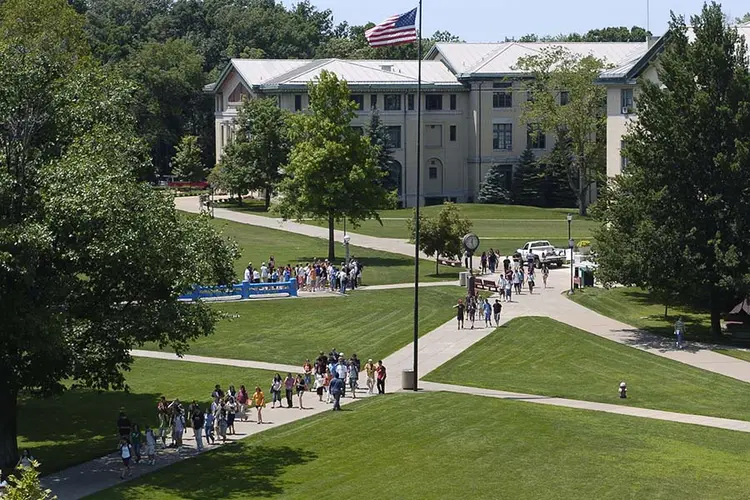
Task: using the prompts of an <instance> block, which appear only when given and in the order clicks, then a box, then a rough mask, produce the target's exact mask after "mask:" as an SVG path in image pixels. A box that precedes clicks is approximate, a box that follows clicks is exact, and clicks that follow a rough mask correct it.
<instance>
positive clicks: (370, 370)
mask: <svg viewBox="0 0 750 500" xmlns="http://www.w3.org/2000/svg"><path fill="white" fill-rule="evenodd" d="M365 372H366V373H367V394H372V390H373V388H374V387H375V363H373V362H372V358H370V359H368V360H367V363H365Z"/></svg>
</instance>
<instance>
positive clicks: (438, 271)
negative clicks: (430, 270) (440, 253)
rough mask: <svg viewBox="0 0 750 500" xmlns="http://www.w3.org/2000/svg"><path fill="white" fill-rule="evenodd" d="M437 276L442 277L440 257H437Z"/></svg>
mask: <svg viewBox="0 0 750 500" xmlns="http://www.w3.org/2000/svg"><path fill="white" fill-rule="evenodd" d="M435 274H437V275H438V276H440V257H435Z"/></svg>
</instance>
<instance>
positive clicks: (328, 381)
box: [323, 368, 333, 404]
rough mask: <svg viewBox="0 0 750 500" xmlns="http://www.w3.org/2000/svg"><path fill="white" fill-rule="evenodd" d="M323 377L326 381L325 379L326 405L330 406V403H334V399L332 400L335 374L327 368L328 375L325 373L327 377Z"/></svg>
mask: <svg viewBox="0 0 750 500" xmlns="http://www.w3.org/2000/svg"><path fill="white" fill-rule="evenodd" d="M323 377H324V379H323V385H324V387H325V391H326V404H328V403H331V402H332V398H331V380H333V372H332V371H331V370H330V369H329V368H326V373H325V375H324V376H323Z"/></svg>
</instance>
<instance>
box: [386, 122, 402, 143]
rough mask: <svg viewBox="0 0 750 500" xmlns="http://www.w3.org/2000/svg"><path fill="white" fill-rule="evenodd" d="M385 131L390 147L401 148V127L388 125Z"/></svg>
mask: <svg viewBox="0 0 750 500" xmlns="http://www.w3.org/2000/svg"><path fill="white" fill-rule="evenodd" d="M385 132H386V134H388V147H390V148H393V149H401V127H400V126H394V127H386V128H385Z"/></svg>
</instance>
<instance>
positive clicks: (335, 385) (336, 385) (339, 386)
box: [329, 373, 344, 411]
mask: <svg viewBox="0 0 750 500" xmlns="http://www.w3.org/2000/svg"><path fill="white" fill-rule="evenodd" d="M329 391H330V392H331V396H333V411H341V395H342V394H343V392H344V381H343V380H341V379H340V378H339V375H338V373H337V374H335V375H334V378H333V380H331V385H330V387H329Z"/></svg>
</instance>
